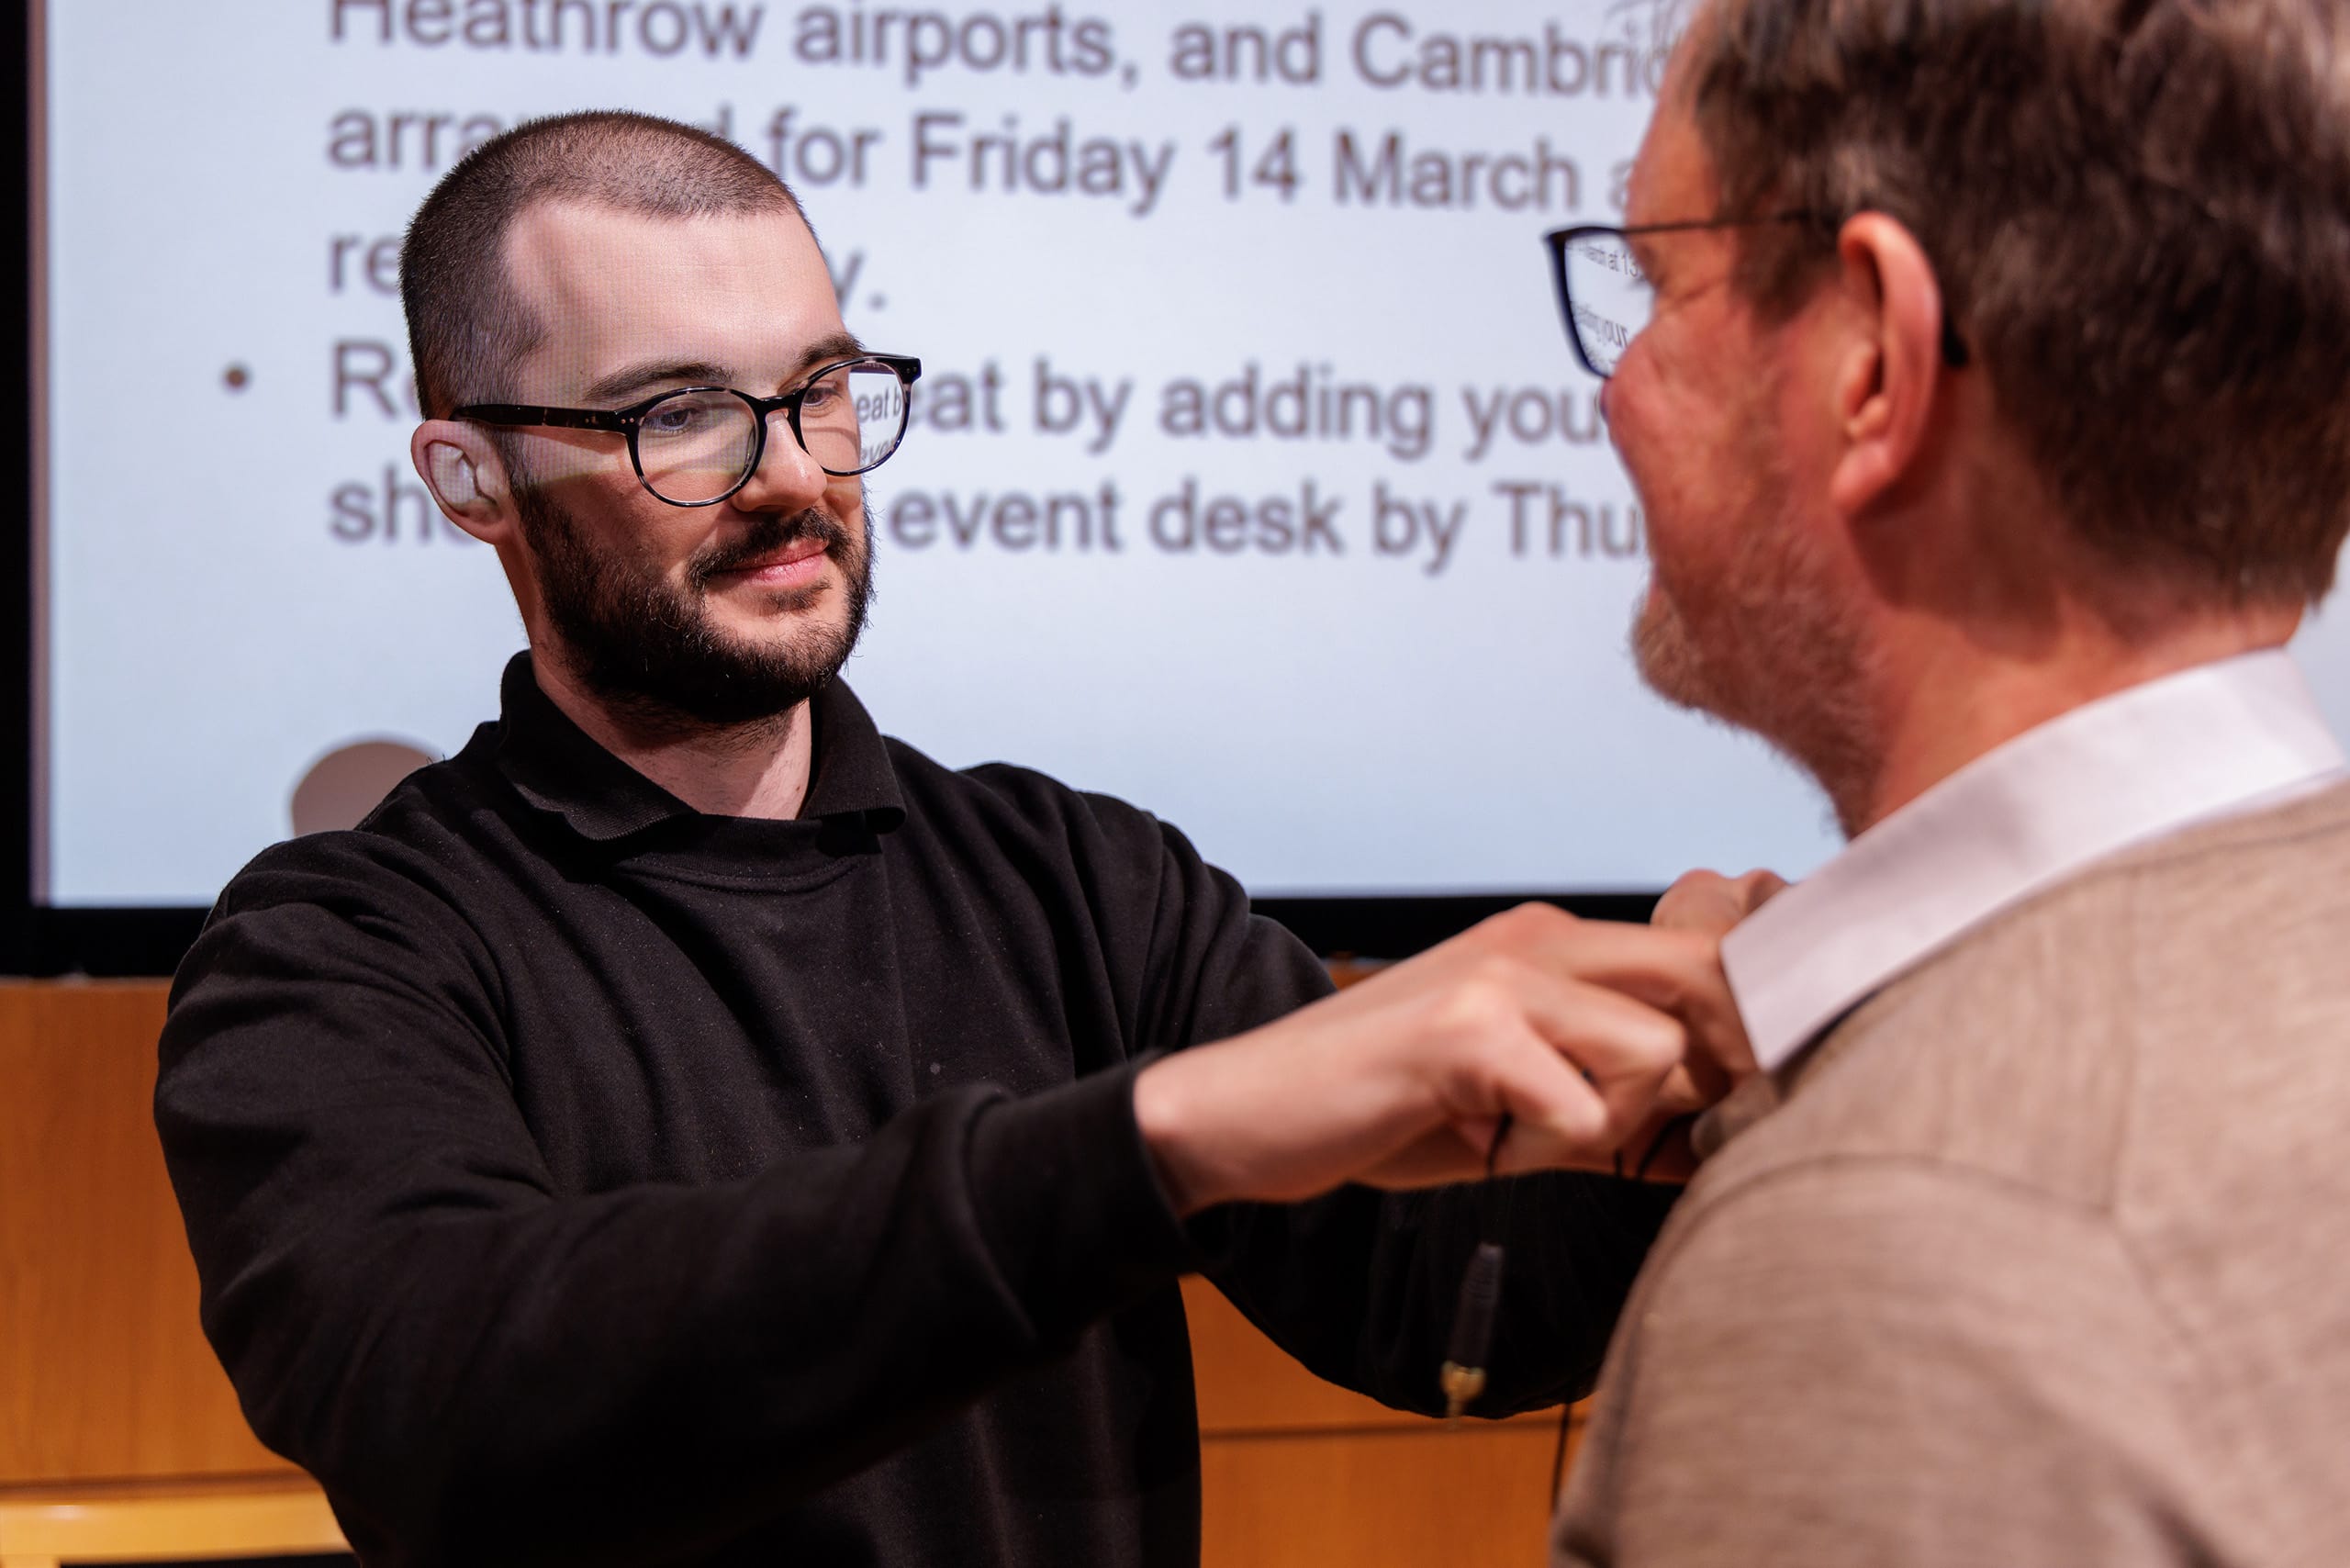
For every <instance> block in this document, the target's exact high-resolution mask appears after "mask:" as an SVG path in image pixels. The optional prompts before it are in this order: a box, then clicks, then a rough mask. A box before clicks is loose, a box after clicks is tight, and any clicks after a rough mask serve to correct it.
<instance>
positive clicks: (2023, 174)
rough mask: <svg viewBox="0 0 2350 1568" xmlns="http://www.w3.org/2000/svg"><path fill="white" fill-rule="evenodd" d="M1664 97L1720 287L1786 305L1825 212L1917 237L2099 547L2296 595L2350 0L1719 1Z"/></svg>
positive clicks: (2338, 364) (2335, 356)
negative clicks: (1710, 208) (1706, 159)
mask: <svg viewBox="0 0 2350 1568" xmlns="http://www.w3.org/2000/svg"><path fill="white" fill-rule="evenodd" d="M1688 41H1689V44H1690V47H1691V50H1692V57H1691V59H1690V60H1689V62H1687V64H1688V66H1689V69H1688V70H1687V72H1686V73H1684V78H1683V80H1684V83H1685V88H1684V90H1685V92H1686V94H1687V99H1686V102H1687V104H1688V106H1689V107H1690V109H1691V111H1692V113H1693V115H1694V118H1695V124H1696V126H1697V129H1698V131H1699V134H1700V136H1701V138H1702V139H1703V140H1704V142H1705V144H1706V147H1707V151H1708V152H1709V153H1710V154H1711V156H1712V159H1713V161H1714V163H1715V166H1716V169H1717V171H1718V175H1719V178H1720V182H1721V196H1722V199H1723V213H1724V214H1725V215H1727V216H1760V215H1762V214H1764V213H1768V212H1775V211H1778V210H1780V209H1797V210H1802V211H1807V212H1812V213H1816V214H1818V215H1820V216H1821V217H1822V218H1823V219H1825V220H1826V221H1823V222H1822V223H1819V224H1815V225H1810V226H1800V225H1791V224H1773V225H1763V226H1757V227H1755V228H1751V229H1748V230H1741V232H1740V241H1739V243H1740V263H1739V267H1740V271H1739V279H1740V288H1741V290H1742V292H1743V294H1744V296H1745V297H1747V298H1748V299H1749V300H1750V301H1751V302H1752V303H1753V304H1755V305H1756V306H1757V307H1758V308H1760V310H1761V311H1762V313H1763V314H1764V316H1765V317H1766V319H1785V318H1786V317H1787V316H1788V315H1790V314H1792V313H1793V311H1794V310H1795V309H1796V308H1797V307H1798V306H1800V304H1801V303H1802V301H1803V300H1804V298H1805V297H1807V296H1808V295H1809V294H1810V293H1811V292H1812V291H1813V290H1814V288H1815V287H1816V286H1817V285H1818V282H1819V280H1820V279H1821V277H1822V276H1824V275H1825V269H1826V268H1827V267H1828V265H1829V264H1830V262H1831V260H1832V256H1833V249H1832V234H1833V228H1834V224H1835V223H1836V222H1839V221H1841V218H1844V217H1847V216H1849V215H1851V214H1852V213H1854V212H1858V211H1861V210H1863V209H1867V210H1874V211H1879V212H1883V213H1886V214H1887V215H1889V216H1891V217H1892V218H1896V219H1897V220H1898V221H1899V222H1901V223H1902V224H1903V225H1905V226H1906V227H1907V228H1908V230H1910V231H1911V232H1912V233H1913V234H1914V235H1916V236H1917V238H1918V241H1919V244H1920V245H1921V246H1922V247H1923V249H1924V250H1925V252H1926V253H1927V255H1928V257H1929V258H1930V260H1931V262H1932V263H1933V266H1934V270H1935V273H1936V274H1937V276H1938V277H1939V279H1940V281H1941V286H1942V294H1943V298H1944V300H1945V303H1946V308H1947V309H1948V310H1949V312H1950V313H1951V317H1952V321H1953V325H1954V326H1955V327H1956V329H1957V330H1958V332H1959V334H1960V336H1961V337H1962V339H1963V340H1964V342H1965V343H1966V344H1967V345H1968V347H1969V348H1970V350H1971V351H1972V353H1974V354H1975V358H1976V359H1977V360H1978V361H1979V362H1980V363H1981V364H1982V365H1983V367H1984V369H1985V371H1986V373H1987V374H1988V375H1989V376H1990V378H1991V386H1992V389H1993V392H1994V396H1995V398H1996V399H1997V404H1998V406H1999V408H2000V409H2001V412H2002V414H2003V417H2004V418H2005V419H2007V420H2009V421H2010V422H2011V423H2012V425H2013V427H2014V429H2015V430H2016V431H2017V432H2018V434H2019V435H2020V439H2021V440H2022V441H2023V442H2024V443H2025V448H2026V450H2027V451H2028V452H2029V454H2031V459H2032V461H2033V463H2034V465H2035V466H2036V468H2037V469H2038V471H2039V474H2040V477H2041V478H2042V481H2043V482H2044V483H2045V484H2046V485H2047V486H2048V487H2050V489H2051V491H2052V493H2053V496H2054V498H2055V499H2056V502H2057V504H2058V505H2059V506H2060V507H2061V508H2062V509H2063V510H2064V512H2065V516H2066V517H2067V519H2068V520H2069V521H2070V522H2071V523H2072V524H2073V526H2074V527H2075V529H2076V531H2077V532H2079V534H2080V535H2081V537H2082V538H2083V539H2084V540H2085V541H2086V542H2087V543H2088V544H2090V545H2091V546H2093V547H2094V548H2095V550H2096V551H2097V552H2098V558H2101V559H2105V560H2109V561H2112V562H2115V563H2117V564H2120V565H2122V566H2129V567H2145V568H2150V569H2152V570H2154V571H2155V572H2158V573H2159V574H2161V575H2162V576H2164V577H2169V578H2171V579H2172V580H2173V581H2175V582H2177V583H2178V584H2180V585H2181V586H2184V587H2186V588H2188V589H2190V590H2192V591H2196V592H2198V594H2199V596H2200V595H2201V594H2202V593H2203V591H2204V590H2218V592H2219V593H2220V594H2221V596H2223V598H2224V599H2225V601H2226V602H2229V603H2234V604H2241V603H2244V602H2246V601H2286V602H2290V601H2302V602H2314V601H2315V600H2316V599H2320V598H2321V597H2322V596H2323V594H2324V593H2325V592H2326V590H2327V588H2329V587H2330V586H2331V585H2332V583H2333V573H2334V564H2335V560H2336V557H2337V556H2338V555H2339V554H2340V553H2341V549H2342V543H2343V537H2344V531H2345V527H2350V9H2345V8H2344V6H2343V5H2342V0H1715V3H1714V4H1713V6H1711V7H1710V8H1709V9H1708V10H1707V11H1706V12H1704V13H1701V14H1700V15H1699V16H1698V17H1697V18H1696V20H1695V24H1694V26H1693V28H1692V36H1691V37H1690V39H1689V40H1688Z"/></svg>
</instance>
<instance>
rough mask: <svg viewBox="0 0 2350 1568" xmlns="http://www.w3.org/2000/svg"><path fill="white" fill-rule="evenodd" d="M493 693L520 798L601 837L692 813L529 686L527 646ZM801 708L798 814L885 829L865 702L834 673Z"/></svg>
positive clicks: (896, 805) (889, 800)
mask: <svg viewBox="0 0 2350 1568" xmlns="http://www.w3.org/2000/svg"><path fill="white" fill-rule="evenodd" d="M498 698H499V708H500V713H499V719H498V744H497V750H496V752H495V756H496V759H497V765H498V770H499V771H500V772H501V773H503V774H504V775H505V776H506V778H507V779H508V781H509V782H510V783H511V784H512V785H513V786H514V788H515V790H517V791H518V792H519V793H520V795H521V796H522V798H523V799H524V800H526V801H530V802H531V804H532V805H533V806H536V807H538V808H539V809H540V810H541V811H543V812H553V813H554V814H555V815H557V816H560V817H562V818H563V819H564V821H565V822H566V823H569V824H570V826H571V829H572V831H573V832H575V833H576V834H579V835H580V836H581V837H583V838H588V839H592V840H595V841H597V842H599V843H606V842H610V841H611V840H614V839H619V838H625V837H627V836H628V835H630V834H636V833H642V832H643V831H644V830H645V829H647V828H650V827H655V826H658V825H659V824H661V823H667V822H674V821H677V820H678V819H681V818H688V817H695V816H699V815H700V813H699V812H696V811H695V810H694V809H693V808H692V807H691V806H689V805H688V804H686V802H685V801H680V800H679V799H677V796H675V795H673V794H671V793H669V791H668V790H664V789H663V788H661V786H660V785H658V784H655V782H653V780H652V779H650V778H646V777H644V775H643V774H642V773H639V772H638V771H637V770H636V769H635V768H633V767H630V766H629V765H628V764H627V763H625V762H622V761H621V759H620V758H619V757H617V756H613V755H612V754H611V753H610V752H609V751H606V750H605V749H604V748H603V747H602V746H601V745H598V744H597V743H596V741H595V740H594V739H592V738H591V737H590V736H589V735H588V733H587V732H586V731H585V730H582V729H581V728H580V727H579V726H578V725H576V724H575V723H573V722H571V720H570V718H569V717H568V716H567V715H565V712H564V711H563V710H562V709H560V708H558V707H556V706H555V705H554V701H553V700H551V699H550V698H549V697H548V696H547V694H546V693H545V692H543V691H542V690H541V689H539V682H538V678H537V676H536V675H534V674H533V673H532V667H531V655H529V654H528V653H520V654H517V655H514V657H513V658H512V659H511V660H510V661H509V662H508V664H507V666H506V674H505V677H504V678H503V680H502V681H501V682H500V685H499V690H498ZM808 714H809V721H810V724H811V730H812V734H813V741H814V752H815V768H816V772H815V777H814V778H811V779H810V780H809V781H808V796H807V799H806V801H804V802H802V804H801V806H800V821H801V822H813V821H830V820H833V819H836V818H843V817H847V818H855V819H857V820H858V821H859V822H860V823H862V825H863V826H865V827H867V828H868V829H870V830H871V831H872V832H875V833H889V832H891V831H893V830H894V829H895V828H896V827H897V826H898V825H899V824H900V823H902V822H904V821H905V817H906V810H905V802H904V801H903V799H902V798H901V796H900V795H899V793H898V776H897V772H896V770H895V769H894V768H892V767H890V752H889V747H888V746H887V745H885V744H884V743H883V741H882V739H881V733H880V731H878V729H876V728H875V727H874V724H873V720H872V717H871V716H870V715H869V714H867V712H866V711H865V705H864V704H863V703H862V702H859V701H858V700H856V693H854V692H852V691H850V690H849V689H848V687H847V685H846V684H845V682H843V681H840V680H838V679H835V680H833V681H831V682H828V683H827V684H826V685H825V687H824V689H822V690H821V691H819V692H817V693H816V695H815V696H814V697H812V698H811V699H810V700H809V703H808Z"/></svg>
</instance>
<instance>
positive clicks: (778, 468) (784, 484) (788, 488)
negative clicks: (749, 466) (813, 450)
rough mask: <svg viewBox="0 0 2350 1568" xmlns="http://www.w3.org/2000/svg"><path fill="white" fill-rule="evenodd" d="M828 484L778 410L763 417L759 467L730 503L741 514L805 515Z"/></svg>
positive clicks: (818, 465) (736, 492)
mask: <svg viewBox="0 0 2350 1568" xmlns="http://www.w3.org/2000/svg"><path fill="white" fill-rule="evenodd" d="M831 483H832V476H830V475H828V474H826V473H825V472H824V470H823V468H822V465H820V464H818V463H817V461H816V460H815V459H814V458H813V457H811V456H809V455H808V449H807V448H805V447H803V446H801V445H800V438H799V437H797V436H795V435H793V434H792V433H791V420H790V419H789V416H787V415H786V414H785V413H784V411H783V410H782V409H777V410H775V412H773V413H771V414H769V415H768V416H767V449H766V450H765V451H763V452H762V453H760V454H759V465H758V466H757V467H756V468H755V469H753V470H752V471H751V476H750V477H749V478H748V479H745V480H744V482H743V487H742V488H741V489H739V490H737V491H735V492H734V498H733V499H734V504H735V505H736V506H737V507H740V508H741V509H742V510H744V511H806V510H808V509H809V508H810V507H812V506H814V505H815V504H816V502H817V501H818V500H819V499H821V498H822V496H823V494H824V490H825V488H826V487H828V486H829V485H831Z"/></svg>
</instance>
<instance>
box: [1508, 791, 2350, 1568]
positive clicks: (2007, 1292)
mask: <svg viewBox="0 0 2350 1568" xmlns="http://www.w3.org/2000/svg"><path fill="white" fill-rule="evenodd" d="M1735 1100H1736V1102H1737V1103H1734V1104H1733V1105H1732V1106H1729V1107H1726V1108H1725V1110H1726V1112H1727V1113H1728V1114H1727V1115H1726V1118H1725V1119H1726V1122H1727V1123H1728V1124H1729V1125H1732V1126H1735V1125H1737V1124H1738V1123H1739V1122H1740V1120H1742V1119H1745V1120H1751V1125H1749V1126H1745V1127H1744V1129H1743V1130H1742V1131H1739V1132H1737V1133H1735V1134H1734V1135H1733V1136H1732V1137H1731V1140H1730V1142H1729V1145H1728V1146H1727V1148H1724V1149H1723V1150H1722V1151H1721V1152H1720V1153H1719V1154H1718V1155H1717V1156H1716V1157H1715V1158H1714V1159H1711V1160H1710V1161H1708V1162H1707V1165H1706V1166H1705V1168H1704V1169H1703V1170H1702V1171H1701V1172H1700V1174H1699V1176H1698V1178H1697V1180H1696V1182H1695V1183H1693V1184H1692V1186H1691V1188H1690V1190H1689V1193H1688V1195H1687V1197H1686V1198H1685V1199H1684V1201H1683V1203H1682V1204H1681V1206H1680V1207H1679V1209H1678V1210H1677V1211H1676V1212H1675V1213H1674V1215H1673V1219H1672V1222H1671V1223H1670V1224H1669V1225H1668V1226H1667V1227H1666V1229H1665V1232H1664V1235H1663V1236H1662V1238H1660V1240H1659V1241H1658V1244H1657V1247H1656V1249H1655V1251H1654V1253H1653V1254H1652V1255H1651V1259H1650V1261H1649V1264H1648V1267H1647V1269H1646V1271H1644V1272H1643V1274H1642V1275H1641V1277H1640V1281H1639V1284H1638V1286H1637V1287H1636V1288H1635V1290H1634V1292H1633V1295H1632V1300H1631V1303H1630V1305H1629V1306H1628V1308H1627V1310H1626V1313H1625V1317H1624V1321H1623V1323H1622V1325H1621V1326H1620V1327H1618V1329H1617V1337H1616V1342H1615V1345H1614V1347H1613V1349H1612V1350H1611V1351H1610V1353H1609V1356H1608V1361H1607V1369H1606V1372H1605V1373H1604V1374H1603V1375H1602V1379H1601V1384H1600V1387H1601V1394H1600V1403H1599V1406H1598V1409H1597V1412H1596V1414H1595V1417H1594V1420H1593V1425H1592V1428H1591V1434H1590V1438H1589V1439H1588V1441H1587V1443H1586V1444H1585V1446H1584V1448H1583V1456H1582V1458H1581V1460H1580V1461H1579V1462H1578V1466H1577V1469H1576V1472H1575V1475H1574V1477H1573V1480H1572V1484H1571V1486H1570V1490H1569V1494H1568V1497H1567V1500H1566V1504H1565V1506H1564V1509H1563V1511H1562V1512H1561V1516H1560V1518H1559V1522H1558V1526H1557V1530H1556V1535H1555V1547H1556V1552H1555V1562H1557V1563H1558V1564H1561V1565H1566V1564H1585V1563H1589V1564H1623V1565H1625V1568H1651V1565H1658V1568H1662V1565H1671V1568H1695V1565H1700V1564H1705V1565H1711V1564H1721V1565H1723V1568H1729V1565H1736V1568H1775V1565H1785V1568H1847V1565H1849V1568H1907V1565H1911V1564H1930V1565H1934V1568H1942V1565H1950V1568H1956V1565H1958V1564H1967V1565H1970V1568H1972V1565H1976V1564H1981V1565H1986V1568H2027V1565H2038V1564H2045V1565H2048V1568H2057V1565H2063V1568H2091V1565H2101V1564H2117V1565H2118V1564H2130V1565H2132V1568H2139V1565H2167V1564H2177V1565H2181V1568H2185V1565H2187V1564H2198V1565H2201V1564H2210V1565H2212V1568H2240V1565H2251V1564H2260V1565H2263V1568H2272V1565H2273V1568H2284V1565H2287V1564H2293V1565H2297V1568H2350V787H2344V788H2336V789H2331V790H2326V791H2324V792H2322V793H2321V794H2318V795H2315V796H2312V797H2309V798H2307V799H2304V800H2302V801H2298V802H2295V803H2293V804H2291V805H2288V806H2285V807H2282V808H2278V809H2276V810H2272V811H2267V812H2259V813H2257V814H2255V815H2251V816H2245V817H2241V818H2236V819H2233V820H2231V821H2227V822H2223V823H2215V824H2210V825H2206V826H2203V827H2199V828H2194V829H2190V830H2188V831H2187V832H2185V833H2182V834H2177V835H2175V836H2172V837H2169V838H2165V839H2163V840H2161V841H2160V842H2158V843H2155V844H2153V845H2150V846H2144V847H2143V848H2141V849H2138V850H2136V851H2132V852H2130V853H2128V854H2126V855H2124V856H2121V857H2117V858H2115V859H2112V860H2109V861H2106V862H2103V863H2101V864H2099V865H2098V866H2096V867H2093V868H2090V869H2088V870H2087V871H2085V872H2083V873H2081V874H2080V875H2078V876H2076V877H2075V878H2074V879H2070V880H2068V881H2066V882H2065V883H2063V884H2062V885H2060V886H2058V887H2056V888H2054V889H2053V890H2048V891H2046V892H2044V893H2042V894H2041V895H2039V896H2037V897H2035V898H2034V899H2032V900H2031V901H2030V902H2027V903H2025V904H2023V905H2021V906H2020V907H2019V908H2017V909H2015V910H2013V911H2011V912H2009V913H2005V914H2002V915H2000V916H1998V917H1997V918H1996V919H1995V920H1993V921H1992V922H1990V923H1989V924H1986V925H1985V926H1984V927H1982V928H1980V929H1978V930H1976V931H1975V932H1974V933H1972V934H1970V935H1967V936H1965V937H1963V938H1962V939H1961V940H1960V941H1959V942H1957V943H1956V944H1955V945H1954V946H1952V947H1950V948H1948V949H1946V950H1945V951H1943V952H1942V953H1941V954H1939V955H1937V956H1936V957H1935V958H1932V959H1930V960H1929V961H1928V962H1927V964H1926V965H1925V966H1924V967H1923V968H1921V969H1918V970H1916V971H1913V972H1912V973H1910V974H1909V975H1908V976H1906V977H1904V978H1902V979H1900V980H1897V981H1895V982H1894V983H1893V984H1892V985H1890V986H1888V987H1887V988H1886V990H1884V991H1880V992H1879V993H1878V994H1877V995H1876V996H1874V998H1872V999H1871V1000H1870V1001H1868V1002H1866V1003H1864V1004H1863V1006H1862V1007H1861V1008H1860V1009H1858V1010H1857V1011H1856V1012H1855V1013H1854V1014H1852V1015H1851V1017H1850V1018H1849V1019H1848V1020H1847V1021H1846V1022H1845V1023H1844V1024H1843V1025H1841V1027H1839V1028H1837V1029H1835V1030H1834V1031H1832V1032H1831V1033H1830V1035H1829V1036H1827V1037H1826V1039H1825V1040H1824V1041H1823V1042H1822V1043H1821V1044H1820V1045H1819V1046H1818V1047H1816V1048H1815V1049H1814V1050H1813V1051H1812V1052H1811V1053H1810V1054H1809V1055H1807V1056H1805V1057H1800V1058H1797V1059H1796V1061H1795V1062H1794V1063H1792V1064H1791V1065H1790V1066H1789V1067H1788V1068H1786V1069H1785V1070H1782V1071H1781V1072H1780V1073H1779V1074H1778V1075H1776V1078H1775V1080H1758V1081H1755V1082H1753V1083H1751V1084H1750V1085H1748V1086H1747V1087H1746V1089H1745V1090H1742V1091H1741V1092H1740V1094H1739V1095H1738V1096H1736V1097H1735ZM1774 1102H1777V1103H1776V1108H1775V1109H1773V1108H1771V1107H1772V1104H1773V1103H1774ZM1758 1110H1759V1111H1761V1112H1762V1113H1763V1114H1761V1115H1760V1116H1759V1119H1754V1113H1756V1112H1757V1111H1758Z"/></svg>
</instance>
